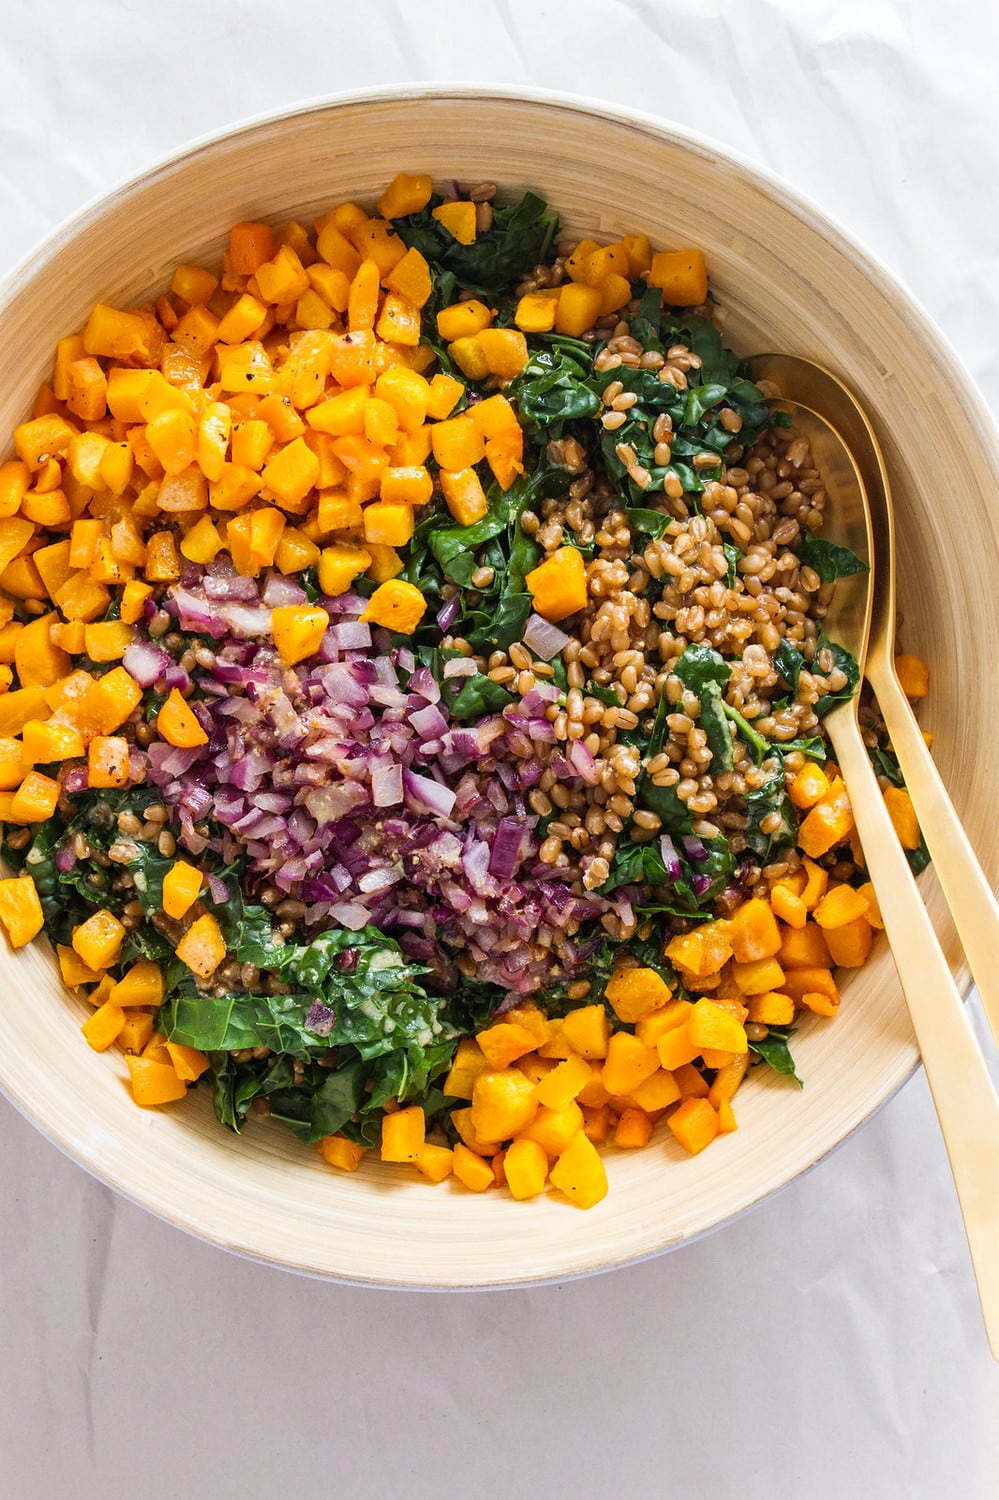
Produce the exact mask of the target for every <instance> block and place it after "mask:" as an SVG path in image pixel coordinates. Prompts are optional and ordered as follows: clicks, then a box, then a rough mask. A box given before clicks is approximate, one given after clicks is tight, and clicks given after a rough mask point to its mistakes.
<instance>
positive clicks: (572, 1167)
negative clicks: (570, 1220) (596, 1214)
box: [549, 1131, 607, 1208]
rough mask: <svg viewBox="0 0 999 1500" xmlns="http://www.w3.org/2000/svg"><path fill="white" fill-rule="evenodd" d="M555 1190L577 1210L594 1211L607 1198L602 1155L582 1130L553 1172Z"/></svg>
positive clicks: (552, 1179)
mask: <svg viewBox="0 0 999 1500" xmlns="http://www.w3.org/2000/svg"><path fill="white" fill-rule="evenodd" d="M549 1180H550V1182H551V1184H552V1186H553V1187H556V1188H558V1190H559V1191H560V1192H561V1193H564V1194H565V1196H566V1197H567V1198H568V1200H569V1202H570V1203H574V1204H575V1205H576V1207H577V1208H593V1207H594V1206H595V1205H596V1204H597V1203H599V1202H600V1200H601V1199H602V1198H605V1197H606V1196H607V1172H606V1169H605V1167H604V1164H603V1162H602V1161H601V1159H600V1153H599V1151H598V1150H597V1148H596V1147H595V1146H594V1144H593V1142H592V1141H591V1140H589V1139H588V1138H587V1136H586V1134H585V1132H583V1131H580V1132H579V1134H578V1135H577V1136H576V1137H575V1139H574V1140H573V1141H572V1142H571V1144H570V1145H569V1146H567V1147H566V1149H565V1151H563V1153H562V1155H561V1156H560V1157H559V1159H558V1161H557V1162H556V1163H555V1165H554V1166H553V1167H552V1169H551V1172H550V1173H549Z"/></svg>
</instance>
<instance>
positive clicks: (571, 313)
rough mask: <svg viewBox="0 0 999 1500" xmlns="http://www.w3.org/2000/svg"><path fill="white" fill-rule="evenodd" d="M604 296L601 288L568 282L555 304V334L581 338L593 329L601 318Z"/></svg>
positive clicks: (562, 288) (560, 291)
mask: <svg viewBox="0 0 999 1500" xmlns="http://www.w3.org/2000/svg"><path fill="white" fill-rule="evenodd" d="M602 302H603V296H602V294H601V292H600V289H599V287H594V286H586V285H585V283H583V282H577V281H572V282H567V283H566V284H565V285H564V286H563V287H561V288H560V290H559V295H558V301H557V302H556V304H555V332H556V333H565V334H568V335H569V337H570V338H579V337H580V335H581V334H584V333H585V332H586V331H587V329H589V328H592V327H593V325H594V323H595V322H596V321H597V319H598V318H599V316H600V305H601V303H602Z"/></svg>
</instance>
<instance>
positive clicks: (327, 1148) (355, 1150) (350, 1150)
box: [316, 1135, 492, 1182]
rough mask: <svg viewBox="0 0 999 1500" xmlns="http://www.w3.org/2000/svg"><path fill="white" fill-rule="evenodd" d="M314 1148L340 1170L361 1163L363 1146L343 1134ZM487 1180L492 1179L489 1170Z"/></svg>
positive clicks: (326, 1137) (350, 1169) (351, 1167)
mask: <svg viewBox="0 0 999 1500" xmlns="http://www.w3.org/2000/svg"><path fill="white" fill-rule="evenodd" d="M316 1150H317V1151H318V1152H319V1155H320V1156H321V1157H322V1158H323V1161H325V1162H327V1163H328V1164H329V1165H330V1166H331V1167H338V1168H339V1170H340V1171H341V1172H356V1171H357V1169H358V1167H359V1166H360V1165H361V1160H362V1158H363V1156H364V1152H365V1147H364V1146H362V1145H361V1144H360V1142H359V1141H351V1140H348V1139H347V1137H346V1136H345V1135H327V1136H324V1137H323V1139H322V1140H321V1141H317V1142H316ZM486 1170H487V1171H488V1168H487V1169H486ZM489 1180H490V1182H491V1181H492V1173H491V1172H490V1173H489Z"/></svg>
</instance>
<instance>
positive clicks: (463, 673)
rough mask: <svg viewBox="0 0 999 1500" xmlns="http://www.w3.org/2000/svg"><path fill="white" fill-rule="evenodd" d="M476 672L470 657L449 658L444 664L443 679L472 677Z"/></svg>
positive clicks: (476, 668)
mask: <svg viewBox="0 0 999 1500" xmlns="http://www.w3.org/2000/svg"><path fill="white" fill-rule="evenodd" d="M478 670H479V669H478V667H477V666H476V665H475V662H474V661H473V660H472V658H471V657H470V656H450V657H448V659H447V661H446V662H445V663H444V676H445V677H474V676H475V674H476V672H477V671H478Z"/></svg>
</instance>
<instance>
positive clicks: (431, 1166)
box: [413, 1141, 454, 1182]
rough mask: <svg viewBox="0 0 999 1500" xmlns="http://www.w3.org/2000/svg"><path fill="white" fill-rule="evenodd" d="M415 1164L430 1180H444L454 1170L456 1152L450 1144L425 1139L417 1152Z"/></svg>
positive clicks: (422, 1174)
mask: <svg viewBox="0 0 999 1500" xmlns="http://www.w3.org/2000/svg"><path fill="white" fill-rule="evenodd" d="M413 1166H414V1167H415V1168H416V1170H417V1171H418V1172H419V1173H420V1175H421V1176H422V1177H425V1178H426V1179H427V1181H428V1182H444V1181H445V1180H446V1179H447V1178H448V1177H450V1176H451V1173H452V1172H453V1171H454V1153H453V1152H452V1150H451V1148H450V1146H437V1145H434V1144H433V1143H432V1142H430V1141H425V1142H424V1143H423V1145H422V1146H421V1147H420V1149H419V1151H418V1152H417V1154H416V1159H415V1160H414V1162H413Z"/></svg>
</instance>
